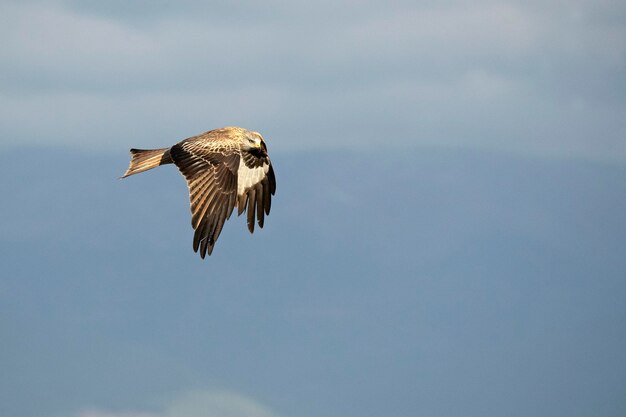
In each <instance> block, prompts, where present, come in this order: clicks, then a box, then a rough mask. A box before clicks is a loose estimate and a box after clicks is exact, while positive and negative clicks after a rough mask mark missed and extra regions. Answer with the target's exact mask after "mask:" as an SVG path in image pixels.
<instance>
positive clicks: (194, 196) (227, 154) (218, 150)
mask: <svg viewBox="0 0 626 417" xmlns="http://www.w3.org/2000/svg"><path fill="white" fill-rule="evenodd" d="M170 154H171V156H172V159H173V160H174V163H175V164H176V166H177V167H178V169H179V170H180V172H181V173H182V174H183V176H184V177H185V180H187V186H188V187H189V202H190V205H191V225H192V227H193V228H194V229H195V233H194V237H193V250H194V251H196V252H198V250H200V256H201V257H202V258H204V257H205V255H206V254H207V253H208V254H209V255H211V252H213V247H214V245H215V242H216V241H217V238H218V237H219V235H220V233H221V231H222V227H224V222H225V221H226V220H227V219H228V218H229V217H230V215H231V213H232V212H233V208H234V207H235V204H236V202H237V172H238V169H239V160H240V153H239V149H238V148H236V147H234V146H224V144H220V143H217V142H213V141H203V142H197V141H183V142H181V143H178V144H176V145H174V146H172V148H171V149H170Z"/></svg>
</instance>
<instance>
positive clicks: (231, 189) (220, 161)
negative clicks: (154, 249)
mask: <svg viewBox="0 0 626 417" xmlns="http://www.w3.org/2000/svg"><path fill="white" fill-rule="evenodd" d="M130 152H131V155H132V159H131V161H130V166H129V167H128V170H127V171H126V172H125V173H124V175H123V176H122V178H125V177H128V176H129V175H133V174H137V173H140V172H143V171H146V170H148V169H151V168H155V167H157V166H159V165H164V164H171V163H173V164H175V165H176V166H177V167H178V169H179V170H180V172H181V173H182V174H183V176H184V177H185V180H186V181H187V186H188V187H189V201H190V205H191V214H192V218H191V225H192V226H193V228H194V229H195V233H194V239H193V248H194V251H196V252H197V251H198V250H199V251H200V256H201V257H202V258H204V257H205V255H206V254H207V253H208V254H209V255H211V252H212V251H213V247H214V245H215V242H216V241H217V238H218V237H219V235H220V232H221V231H222V227H223V226H224V222H225V221H226V220H228V218H229V217H230V215H231V214H232V212H233V209H234V208H235V206H237V211H238V215H241V214H242V213H243V212H245V211H246V210H247V217H248V219H247V220H248V230H250V233H252V232H253V231H254V223H255V217H256V221H257V223H258V225H259V227H263V222H264V217H265V215H267V214H269V212H270V207H271V196H272V195H274V193H275V192H276V179H275V177H274V169H273V167H272V163H271V161H270V159H269V156H268V155H267V147H266V146H265V142H264V141H263V137H262V136H261V135H260V134H259V133H257V132H252V131H249V130H246V129H243V128H240V127H224V128H221V129H215V130H211V131H208V132H205V133H202V134H200V135H197V136H193V137H190V138H187V139H185V140H183V141H181V142H179V143H177V144H176V145H174V146H172V147H171V148H162V149H150V150H141V149H131V150H130Z"/></svg>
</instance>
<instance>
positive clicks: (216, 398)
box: [77, 390, 277, 417]
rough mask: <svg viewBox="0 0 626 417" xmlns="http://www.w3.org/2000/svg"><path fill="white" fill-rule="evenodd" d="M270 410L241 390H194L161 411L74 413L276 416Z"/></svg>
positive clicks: (87, 416)
mask: <svg viewBox="0 0 626 417" xmlns="http://www.w3.org/2000/svg"><path fill="white" fill-rule="evenodd" d="M276 416H277V415H276V414H274V413H273V412H272V411H271V410H269V409H268V408H266V407H265V406H263V405H261V404H260V403H258V402H256V401H255V400H252V399H250V398H248V397H245V396H243V395H241V394H237V393H233V392H228V391H208V390H195V391H188V392H185V393H183V394H181V395H179V396H177V397H176V398H175V399H174V400H173V401H172V402H171V403H170V404H169V405H168V406H167V407H166V408H165V409H164V410H163V411H162V412H137V411H103V410H98V409H85V410H83V411H80V412H79V413H78V415H77V417H276Z"/></svg>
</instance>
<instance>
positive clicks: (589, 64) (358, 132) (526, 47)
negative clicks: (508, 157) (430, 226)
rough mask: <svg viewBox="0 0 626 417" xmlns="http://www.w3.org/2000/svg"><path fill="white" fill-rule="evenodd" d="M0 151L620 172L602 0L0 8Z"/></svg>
mask: <svg viewBox="0 0 626 417" xmlns="http://www.w3.org/2000/svg"><path fill="white" fill-rule="evenodd" d="M0 8H1V13H0V16H1V17H0V23H1V24H0V36H1V37H2V39H3V42H2V45H0V61H1V63H2V65H1V68H2V69H1V70H0V71H1V75H2V76H1V77H0V92H1V93H0V109H1V110H2V111H1V112H0V117H1V119H0V126H1V127H0V129H1V130H0V141H1V142H0V145H1V146H3V147H4V148H6V147H11V146H18V145H27V144H44V143H45V144H60V145H66V146H77V147H81V148H84V149H90V150H94V149H95V150H100V149H102V150H104V149H106V150H112V149H120V148H122V149H125V148H128V147H129V146H143V147H147V146H149V145H157V144H159V145H166V144H170V143H172V142H173V141H177V140H179V139H182V138H184V137H188V136H191V135H193V134H196V133H199V132H202V131H205V130H209V129H211V128H215V127H219V126H223V125H242V126H245V127H250V128H251V129H254V130H258V131H260V132H262V133H264V134H265V135H266V136H267V137H268V139H269V140H270V142H271V143H272V146H273V147H275V148H278V149H310V148H329V147H368V148H375V147H378V146H381V145H392V146H395V147H399V148H404V147H406V146H412V145H433V146H445V147H469V148H474V147H476V148H483V149H485V148H486V149H501V150H506V151H513V152H521V153H526V154H538V155H550V156H558V157H566V158H568V157H582V158H587V159H596V160H611V161H618V162H619V163H622V162H623V161H624V160H625V158H626V144H625V142H626V141H625V140H624V137H626V94H625V91H626V81H625V80H626V76H625V74H626V24H625V20H626V6H624V4H623V2H620V1H595V0H588V1H586V0H578V1H577V0H572V1H508V2H506V1H483V0H481V1H475V2H471V3H468V2H464V1H442V2H433V1H399V2H391V3H389V2H386V3H382V2H375V1H354V2H351V1H346V2H334V1H320V2H313V3H310V2H285V1H263V2H260V1H258V2H257V1H240V2H222V1H217V2H202V1H180V2H176V3H175V5H174V3H171V4H170V3H167V2H150V1H139V2H132V3H128V2H121V1H120V2H118V1H110V2H99V1H47V0H42V1H3V2H2V4H1V5H0Z"/></svg>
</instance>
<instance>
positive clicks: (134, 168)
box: [121, 148, 174, 178]
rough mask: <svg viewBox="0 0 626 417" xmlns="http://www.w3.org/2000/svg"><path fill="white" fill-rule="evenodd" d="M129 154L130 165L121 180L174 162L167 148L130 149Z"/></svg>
mask: <svg viewBox="0 0 626 417" xmlns="http://www.w3.org/2000/svg"><path fill="white" fill-rule="evenodd" d="M130 154H131V155H132V157H131V159H130V165H129V166H128V169H127V170H126V172H125V173H124V175H122V177H121V178H126V177H128V176H129V175H133V174H138V173H140V172H143V171H147V170H149V169H152V168H156V167H158V166H159V165H165V164H171V163H173V162H174V161H173V160H172V157H171V156H170V149H169V148H162V149H131V150H130Z"/></svg>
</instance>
